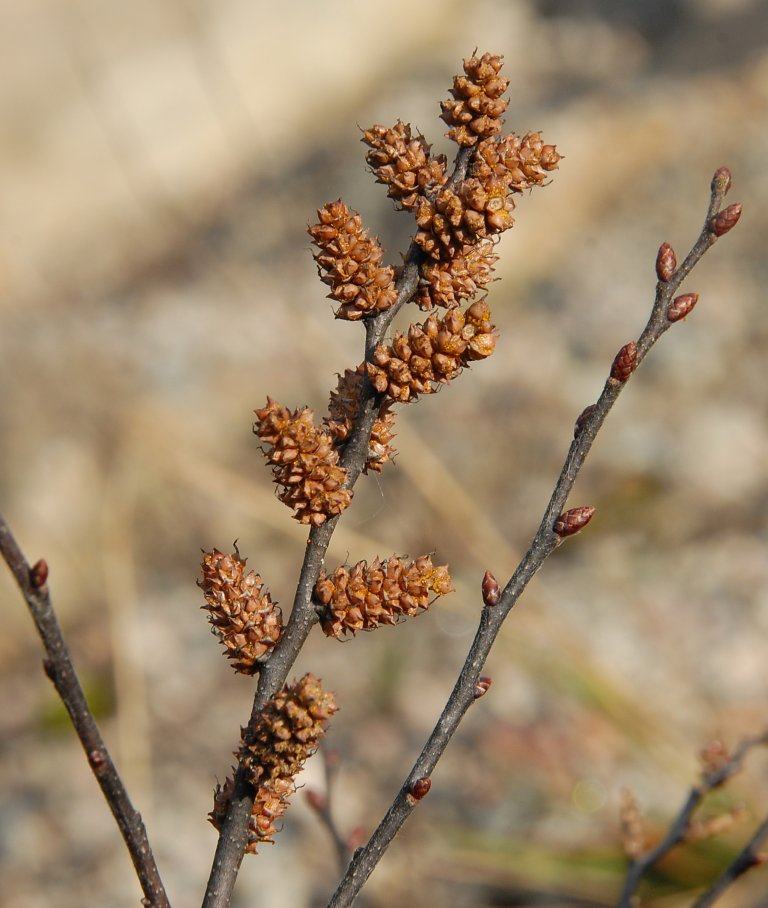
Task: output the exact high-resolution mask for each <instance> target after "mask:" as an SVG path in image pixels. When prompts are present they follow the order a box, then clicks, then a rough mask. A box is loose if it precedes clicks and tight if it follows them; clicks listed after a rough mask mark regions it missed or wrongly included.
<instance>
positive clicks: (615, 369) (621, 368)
mask: <svg viewBox="0 0 768 908" xmlns="http://www.w3.org/2000/svg"><path fill="white" fill-rule="evenodd" d="M636 366H637V344H636V343H635V342H634V341H630V342H629V343H628V344H624V346H623V347H622V348H621V350H619V352H618V353H617V354H616V359H614V361H613V365H612V366H611V378H615V379H616V381H621V382H625V381H626V380H627V379H628V378H629V376H630V375H631V374H632V373H633V372H634V371H635V368H636Z"/></svg>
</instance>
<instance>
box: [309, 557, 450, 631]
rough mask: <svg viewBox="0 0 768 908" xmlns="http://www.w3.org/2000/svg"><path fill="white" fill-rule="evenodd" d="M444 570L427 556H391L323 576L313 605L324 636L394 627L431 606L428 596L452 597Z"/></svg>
mask: <svg viewBox="0 0 768 908" xmlns="http://www.w3.org/2000/svg"><path fill="white" fill-rule="evenodd" d="M452 589H453V587H452V586H451V576H450V574H449V573H448V568H447V566H443V567H435V565H433V564H432V559H431V558H430V557H429V555H422V556H421V557H420V558H417V559H416V560H415V561H405V560H404V559H403V558H398V557H397V556H395V555H393V556H392V557H391V558H388V559H387V560H386V561H379V559H378V558H377V559H376V560H375V561H374V562H373V564H371V565H368V563H367V562H366V561H359V562H358V563H357V564H355V565H353V566H352V567H351V568H350V567H346V566H344V565H342V566H341V567H339V568H337V569H336V570H335V571H334V572H333V574H330V575H328V574H326V573H325V571H321V573H320V577H319V579H318V581H317V583H316V584H315V590H314V600H315V602H317V603H318V605H320V606H321V607H322V608H321V616H320V622H321V625H322V628H323V631H324V632H325V634H326V635H327V636H329V637H336V638H337V639H341V638H342V637H344V636H345V635H347V634H354V633H355V632H356V631H369V630H373V629H374V628H376V627H378V626H379V625H380V624H397V622H398V621H400V620H402V619H403V618H406V617H411V616H412V615H416V614H417V613H418V612H419V611H420V610H423V609H426V608H427V607H428V606H429V596H430V593H433V594H434V595H435V596H444V595H445V594H446V593H450V592H451V591H452Z"/></svg>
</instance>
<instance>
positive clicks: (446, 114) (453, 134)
mask: <svg viewBox="0 0 768 908" xmlns="http://www.w3.org/2000/svg"><path fill="white" fill-rule="evenodd" d="M503 60H504V58H503V57H502V56H500V55H499V54H483V55H482V57H478V56H477V55H476V54H473V55H472V56H471V57H469V58H468V59H466V60H464V73H465V75H463V76H455V77H454V80H453V88H452V89H451V95H453V101H442V102H441V104H440V107H441V108H442V111H443V112H442V114H441V117H442V119H443V120H444V121H445V122H446V123H447V124H448V125H449V126H450V127H451V128H450V129H449V130H448V133H447V135H448V137H449V138H451V139H453V141H454V142H457V143H458V144H459V145H475V144H476V143H477V142H478V141H479V140H480V139H485V138H487V137H488V136H492V135H496V134H497V133H499V132H501V128H502V125H503V121H502V120H501V117H502V115H503V113H504V111H505V110H506V109H507V105H508V104H509V101H507V100H506V99H504V98H502V95H503V94H504V92H505V91H506V90H507V87H508V85H509V80H508V79H504V78H502V77H501V76H500V75H499V72H500V71H501V67H502V63H503Z"/></svg>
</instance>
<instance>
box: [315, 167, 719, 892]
mask: <svg viewBox="0 0 768 908" xmlns="http://www.w3.org/2000/svg"><path fill="white" fill-rule="evenodd" d="M729 187H730V174H729V173H728V171H727V169H725V168H721V169H720V170H718V171H717V172H716V173H715V176H714V178H713V180H712V186H711V194H710V200H709V206H708V208H707V215H706V218H705V221H704V226H703V228H702V230H701V233H700V235H699V237H698V239H697V241H696V243H695V244H694V246H693V248H692V249H691V251H690V253H689V254H688V255H687V257H686V258H685V261H684V262H683V263H682V264H681V265H680V266H679V268H677V269H676V270H675V271H674V272H673V273H672V274H671V275H669V277H668V279H667V280H659V282H658V284H657V288H656V298H655V301H654V305H653V309H652V312H651V316H650V318H649V320H648V323H647V324H646V326H645V328H644V330H643V332H642V334H641V336H640V338H639V339H638V341H637V345H636V362H635V364H634V366H633V368H636V366H637V365H639V364H640V362H641V361H642V360H643V359H644V358H645V356H646V355H647V353H648V351H649V350H650V349H651V347H653V345H654V344H655V343H656V341H657V340H658V339H659V338H660V337H661V335H662V334H664V332H665V331H666V330H667V329H668V328H670V327H671V326H672V324H673V322H672V321H670V320H669V318H668V310H669V306H670V304H671V302H672V299H673V297H674V295H675V292H676V291H677V289H678V288H679V286H680V284H681V283H682V281H683V280H684V278H685V277H687V275H688V274H689V273H690V271H691V269H692V268H693V267H694V266H695V265H696V264H697V263H698V262H699V260H700V259H701V257H702V256H703V255H704V253H705V252H706V251H707V249H709V247H710V246H712V244H713V243H714V242H715V241H716V239H717V235H716V233H715V232H714V231H713V227H712V218H713V217H714V215H715V214H716V213H717V212H718V211H719V210H720V206H721V205H722V201H723V198H724V197H725V194H726V193H727V191H728V189H729ZM625 383H626V380H624V381H619V380H617V379H616V378H614V377H610V378H608V380H607V381H606V383H605V387H604V388H603V392H602V394H601V395H600V398H599V400H598V401H597V403H596V404H594V405H593V406H592V407H590V408H588V409H587V410H586V411H585V412H584V414H582V417H581V418H580V419H579V423H578V424H577V431H576V435H575V438H574V440H573V442H572V444H571V447H570V450H569V451H568V455H567V457H566V459H565V463H564V464H563V468H562V470H561V472H560V476H559V478H558V480H557V483H556V485H555V489H554V491H553V493H552V497H551V499H550V501H549V504H548V505H547V509H546V511H545V513H544V516H543V517H542V520H541V523H540V524H539V528H538V530H537V531H536V535H535V536H534V538H533V540H532V542H531V545H530V547H529V549H528V551H527V552H526V553H525V555H524V556H523V558H522V560H521V561H520V564H519V565H518V567H517V568H516V570H515V572H514V573H513V575H512V577H511V578H510V580H509V582H508V583H507V585H506V587H505V588H504V590H503V592H502V594H501V597H500V599H499V600H498V603H497V604H496V605H492V606H489V605H486V606H485V608H483V610H482V612H481V616H480V624H479V627H478V630H477V633H476V635H475V638H474V640H473V642H472V645H471V647H470V650H469V653H468V654H467V657H466V660H465V662H464V665H463V667H462V669H461V673H460V675H459V678H458V680H457V682H456V684H455V686H454V688H453V691H452V692H451V695H450V697H449V699H448V701H447V703H446V705H445V708H444V710H443V713H442V715H441V716H440V718H439V719H438V722H437V724H436V725H435V728H434V730H433V731H432V734H431V735H430V737H429V740H428V741H427V743H426V745H425V746H424V749H423V750H422V752H421V754H420V755H419V758H418V759H417V760H416V762H415V764H414V766H413V768H412V769H411V772H410V773H409V774H408V777H407V778H406V780H405V782H404V783H403V786H402V787H401V789H400V791H399V792H398V794H397V796H396V797H395V799H394V801H393V802H392V805H391V806H390V808H389V810H388V811H387V813H386V815H385V816H384V818H383V819H382V821H381V822H380V824H379V826H378V827H377V829H376V830H375V831H374V833H373V835H372V836H371V838H370V839H369V841H368V843H367V844H366V845H365V846H364V847H362V848H360V849H359V850H358V851H357V852H356V853H355V855H354V857H353V859H352V861H351V863H350V865H349V868H348V869H347V873H346V874H345V876H344V878H343V879H342V880H341V882H340V884H339V886H338V888H337V889H336V892H335V893H334V894H333V896H332V897H331V900H330V902H329V903H328V908H345V906H348V905H351V904H352V902H353V901H354V899H355V897H356V896H357V894H358V893H359V891H360V889H361V888H362V886H363V884H364V883H365V881H366V880H367V879H368V877H369V876H370V875H371V873H372V872H373V870H374V868H375V867H376V865H377V864H378V862H379V861H380V860H381V857H382V855H383V854H384V852H385V851H386V849H387V848H388V847H389V844H390V842H391V841H392V839H393V838H394V837H395V835H396V834H397V832H398V831H399V830H400V828H401V827H402V825H403V823H405V821H406V820H407V819H408V817H409V816H410V814H411V812H412V811H413V809H414V807H415V806H416V800H414V798H413V797H412V796H411V793H410V792H411V788H412V786H413V784H414V783H415V782H417V781H418V780H419V779H422V778H425V777H429V775H430V773H431V772H432V771H433V769H434V768H435V766H436V765H437V762H438V760H439V759H440V757H441V756H442V754H443V752H444V751H445V748H446V747H447V745H448V742H449V741H450V739H451V737H452V735H453V734H454V732H455V731H456V729H457V728H458V726H459V723H460V722H461V720H462V718H463V717H464V714H465V713H466V712H467V710H468V709H469V707H470V706H471V705H472V703H473V702H474V700H475V699H476V696H477V693H476V692H477V690H478V681H479V678H480V672H481V671H482V668H483V666H484V664H485V661H486V659H487V658H488V654H489V652H490V650H491V647H492V646H493V643H494V641H495V639H496V636H497V635H498V633H499V631H500V630H501V626H502V624H503V622H504V619H505V618H506V617H507V615H508V614H509V612H510V611H511V609H512V608H513V607H514V605H515V603H516V602H517V600H518V599H519V597H520V595H521V594H522V592H523V590H524V589H525V588H526V586H527V585H528V582H529V581H530V579H531V578H532V577H533V575H534V574H535V573H536V572H537V571H538V570H539V569H540V568H541V566H542V565H543V563H544V561H545V560H546V559H547V558H548V557H549V555H550V554H551V553H552V552H553V551H554V549H555V548H556V546H557V545H558V543H559V542H560V541H561V537H560V536H558V534H557V533H556V532H555V530H554V525H555V521H556V520H557V518H558V516H559V515H560V514H561V513H562V512H563V509H564V507H565V503H566V500H567V498H568V495H569V494H570V492H571V489H572V488H573V485H574V483H575V481H576V478H577V476H578V475H579V472H580V470H581V468H582V466H583V464H584V461H585V459H586V457H587V455H588V454H589V451H590V449H591V448H592V443H593V442H594V440H595V436H596V435H597V432H598V431H599V429H600V427H601V426H602V424H603V422H604V420H605V418H606V416H607V415H608V412H609V411H610V409H611V407H612V406H613V405H614V403H615V402H616V400H617V398H618V396H619V394H620V393H621V391H622V389H623V387H624V385H625Z"/></svg>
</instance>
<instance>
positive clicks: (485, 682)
mask: <svg viewBox="0 0 768 908" xmlns="http://www.w3.org/2000/svg"><path fill="white" fill-rule="evenodd" d="M491 684H493V679H492V678H489V677H488V676H487V675H481V676H480V677H479V678H478V679H477V684H476V685H475V700H479V699H480V697H484V696H485V695H486V694H487V693H488V688H489V687H490V686H491Z"/></svg>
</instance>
